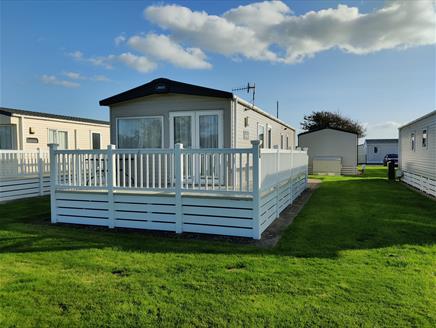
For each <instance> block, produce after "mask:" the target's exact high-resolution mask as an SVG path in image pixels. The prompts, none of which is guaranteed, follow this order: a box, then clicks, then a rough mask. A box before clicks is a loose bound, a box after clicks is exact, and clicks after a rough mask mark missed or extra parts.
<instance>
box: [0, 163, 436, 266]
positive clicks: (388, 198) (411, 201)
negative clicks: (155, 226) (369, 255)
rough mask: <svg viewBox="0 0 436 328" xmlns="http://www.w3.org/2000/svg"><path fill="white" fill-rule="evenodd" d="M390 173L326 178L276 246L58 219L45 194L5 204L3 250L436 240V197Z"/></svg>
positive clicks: (238, 250) (296, 248)
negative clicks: (56, 222) (388, 177)
mask: <svg viewBox="0 0 436 328" xmlns="http://www.w3.org/2000/svg"><path fill="white" fill-rule="evenodd" d="M371 173H372V172H371ZM373 173H376V172H375V169H374V172H373ZM384 176H385V175H384ZM384 176H383V175H382V171H381V170H379V171H377V174H374V175H370V176H366V177H365V176H363V177H350V178H343V177H342V178H341V177H337V178H336V177H325V178H322V180H323V183H322V185H321V187H320V188H319V189H318V190H317V191H316V192H315V193H314V195H312V198H311V199H310V200H309V202H308V204H307V205H306V206H305V208H304V209H303V210H302V211H301V213H300V214H299V215H298V217H297V218H296V219H295V221H294V223H293V224H292V225H291V226H290V227H289V228H288V230H287V231H286V232H285V233H284V235H283V237H282V239H281V240H280V242H279V244H278V246H277V247H276V248H274V249H271V250H261V249H258V248H256V247H255V246H253V245H252V241H251V240H248V239H243V238H240V239H239V238H226V237H214V236H205V235H201V236H199V235H195V234H183V235H176V234H174V233H165V232H150V231H144V230H129V231H126V230H124V229H115V230H108V229H107V228H96V227H86V226H83V227H82V226H74V225H50V222H49V217H50V206H49V199H48V198H47V197H43V198H33V199H27V200H22V201H16V202H12V203H9V204H2V205H0V218H1V219H0V253H17V252H18V253H25V252H55V251H71V250H80V249H93V248H95V249H102V248H114V249H120V250H128V251H136V252H156V253H168V252H172V253H198V254H204V253H217V254H218V253H220V254H259V255H260V254H264V253H273V254H277V255H281V256H296V257H320V258H334V257H337V256H338V253H339V252H340V251H343V250H350V249H373V248H382V247H387V246H393V245H406V244H407V245H425V244H433V243H435V242H436V221H435V218H436V202H434V201H432V200H429V199H427V198H426V197H424V196H422V195H420V194H418V193H415V192H413V191H411V190H409V189H407V188H406V187H404V186H402V185H401V184H400V183H394V182H389V181H387V180H386V179H384Z"/></svg>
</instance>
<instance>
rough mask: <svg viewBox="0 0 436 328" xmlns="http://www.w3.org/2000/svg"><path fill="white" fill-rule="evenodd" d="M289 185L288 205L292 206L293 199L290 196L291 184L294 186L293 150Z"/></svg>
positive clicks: (292, 151) (292, 152)
mask: <svg viewBox="0 0 436 328" xmlns="http://www.w3.org/2000/svg"><path fill="white" fill-rule="evenodd" d="M290 180H291V183H290V184H289V198H290V200H289V204H292V203H293V202H294V198H293V195H292V192H293V189H294V188H293V184H294V150H291V177H290Z"/></svg>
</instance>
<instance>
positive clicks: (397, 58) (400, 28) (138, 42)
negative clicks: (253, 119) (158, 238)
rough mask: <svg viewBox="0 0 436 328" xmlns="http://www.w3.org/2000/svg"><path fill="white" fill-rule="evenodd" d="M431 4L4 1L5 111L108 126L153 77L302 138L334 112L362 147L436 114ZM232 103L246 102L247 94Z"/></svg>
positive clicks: (0, 25) (0, 75)
mask: <svg viewBox="0 0 436 328" xmlns="http://www.w3.org/2000/svg"><path fill="white" fill-rule="evenodd" d="M435 8H436V5H435V2H434V1H432V0H430V1H426V0H422V1H421V0H415V1H360V0H359V1H329V0H322V1H315V0H309V1H283V2H282V1H270V2H250V1H201V0H198V1H169V2H167V1H156V2H152V1H147V2H142V1H1V2H0V55H1V58H0V105H1V106H3V107H11V108H19V109H26V110H34V111H41V112H48V113H55V114H61V115H73V116H82V117H88V118H96V119H103V120H108V117H109V115H108V109H107V108H106V107H100V106H99V105H98V101H99V100H101V99H104V98H106V97H109V96H112V95H114V94H117V93H119V92H122V91H125V90H128V89H130V88H132V87H135V86H138V85H141V84H144V83H147V82H149V81H150V80H152V79H155V78H158V77H166V78H170V79H174V80H178V81H182V82H186V83H192V84H198V85H203V86H207V87H211V88H216V89H221V90H226V91H231V90H232V89H233V88H238V87H242V86H244V85H246V84H247V83H248V82H250V83H255V84H256V99H255V103H256V105H258V106H259V107H261V108H263V109H264V110H266V111H268V112H270V113H272V114H275V112H276V101H279V108H280V112H279V117H280V119H282V120H284V121H286V122H288V123H290V124H291V125H292V126H294V127H296V128H297V131H298V132H300V131H301V130H300V122H301V121H302V120H303V117H304V115H307V114H310V113H311V112H312V111H317V110H326V111H339V112H340V113H341V114H343V115H345V116H347V117H349V118H351V119H354V120H357V121H359V122H361V123H362V124H363V125H364V126H365V127H366V129H367V138H395V137H397V135H398V130H397V129H398V127H399V126H400V125H402V124H404V123H406V122H408V121H411V120H413V119H415V118H417V117H419V116H422V115H424V114H426V113H428V112H431V111H433V110H435V109H436V52H435V44H436V9H435ZM237 94H238V95H239V96H241V97H243V98H246V99H247V100H250V98H251V96H250V95H247V94H246V93H244V92H240V93H237Z"/></svg>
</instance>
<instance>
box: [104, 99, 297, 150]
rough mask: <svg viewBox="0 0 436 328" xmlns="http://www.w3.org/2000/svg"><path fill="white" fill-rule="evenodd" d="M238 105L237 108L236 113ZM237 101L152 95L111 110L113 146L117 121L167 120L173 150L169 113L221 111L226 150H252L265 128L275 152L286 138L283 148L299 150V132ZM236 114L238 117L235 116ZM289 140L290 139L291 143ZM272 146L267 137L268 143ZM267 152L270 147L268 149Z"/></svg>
mask: <svg viewBox="0 0 436 328" xmlns="http://www.w3.org/2000/svg"><path fill="white" fill-rule="evenodd" d="M235 104H237V105H236V106H237V107H236V109H235ZM246 108H247V106H244V105H242V104H240V103H239V102H238V101H237V100H233V99H228V98H217V97H206V96H193V95H183V94H171V93H169V94H162V95H150V96H146V97H143V98H137V99H133V100H129V101H125V102H121V103H117V104H114V105H111V106H110V122H111V142H112V144H115V145H116V144H117V140H116V139H117V130H116V129H117V118H126V117H143V116H161V117H162V118H163V136H164V145H163V146H164V148H169V147H170V126H169V124H170V120H169V113H171V112H177V111H207V110H221V111H222V112H223V132H222V133H223V146H224V148H251V147H252V145H251V143H250V141H251V140H256V139H257V129H258V125H259V124H261V125H263V126H264V127H265V136H267V135H268V128H271V135H272V138H271V148H273V146H274V145H278V146H279V148H280V146H281V135H283V148H286V140H288V148H290V149H292V147H293V146H295V131H294V130H293V129H291V128H290V127H289V126H286V125H285V124H282V123H280V122H278V121H276V120H274V119H272V118H270V117H268V116H266V115H263V114H262V113H259V112H258V111H255V110H253V109H247V110H246ZM235 113H236V114H235ZM245 117H248V126H247V127H245V120H244V118H245ZM287 138H288V139H287ZM265 141H266V146H267V145H268V140H267V137H266V139H265ZM265 148H267V147H265Z"/></svg>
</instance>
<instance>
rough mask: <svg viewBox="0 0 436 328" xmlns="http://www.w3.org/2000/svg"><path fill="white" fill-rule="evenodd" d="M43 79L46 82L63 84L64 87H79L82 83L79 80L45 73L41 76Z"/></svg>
mask: <svg viewBox="0 0 436 328" xmlns="http://www.w3.org/2000/svg"><path fill="white" fill-rule="evenodd" d="M41 81H42V82H43V83H45V84H51V85H58V86H61V87H64V88H78V87H80V84H79V83H77V82H72V81H67V80H61V79H59V78H57V77H56V76H54V75H46V74H44V75H42V76H41Z"/></svg>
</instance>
